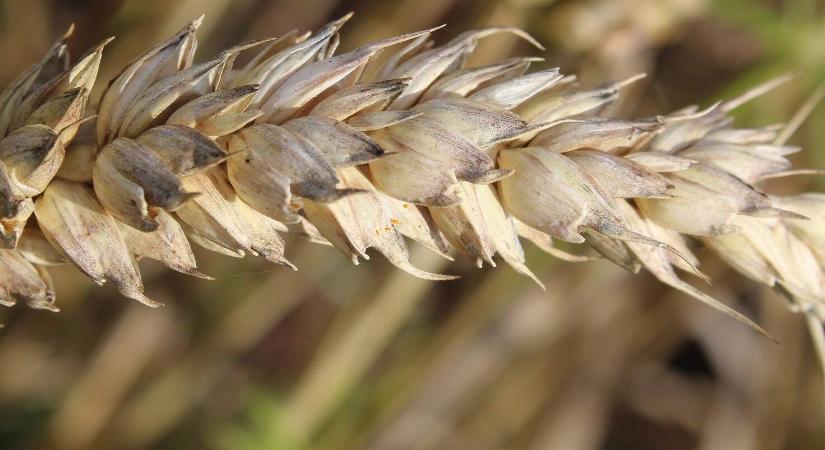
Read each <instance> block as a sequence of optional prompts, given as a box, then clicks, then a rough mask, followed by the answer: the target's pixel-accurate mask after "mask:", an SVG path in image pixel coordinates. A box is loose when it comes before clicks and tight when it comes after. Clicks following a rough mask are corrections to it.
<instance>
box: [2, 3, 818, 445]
mask: <svg viewBox="0 0 825 450" xmlns="http://www.w3.org/2000/svg"><path fill="white" fill-rule="evenodd" d="M348 11H355V12H356V15H355V17H354V18H353V19H352V20H351V21H350V23H349V24H347V25H346V27H345V28H344V32H343V33H342V40H343V41H342V42H343V44H342V47H343V48H345V49H347V48H352V47H353V46H355V45H357V44H361V43H364V42H366V41H368V40H372V39H377V38H381V37H386V36H389V35H393V34H399V33H403V32H409V31H413V30H418V29H422V28H426V27H430V26H433V25H438V24H442V23H446V24H448V26H447V27H446V28H445V29H444V30H442V31H439V32H438V33H437V34H436V37H437V39H439V40H440V41H441V42H443V41H446V40H448V39H449V38H450V37H452V36H454V35H456V34H458V33H460V32H461V31H465V30H467V29H470V28H473V27H479V26H486V25H516V26H520V27H523V28H525V29H527V30H528V31H529V32H530V33H532V34H533V35H534V36H536V37H537V38H538V39H539V40H540V41H541V42H543V43H545V44H546V46H547V48H548V50H547V52H546V54H540V55H536V56H543V57H545V58H546V60H547V61H546V62H545V63H544V64H545V65H547V66H560V67H561V68H562V70H563V71H564V72H567V73H576V74H578V75H579V76H580V80H581V82H582V84H583V85H584V86H592V85H596V84H600V83H602V82H605V81H609V80H616V79H620V78H623V77H626V76H628V75H631V74H634V73H638V72H647V73H648V74H649V75H650V76H649V77H648V78H647V79H646V80H645V81H644V82H643V83H640V84H639V85H638V87H636V88H634V89H633V90H632V91H628V95H626V96H625V98H624V99H623V101H622V102H621V104H620V105H619V106H618V107H617V108H616V109H615V110H614V111H613V113H614V114H617V115H620V116H629V115H634V116H643V115H648V114H656V113H663V112H668V111H671V110H675V109H678V108H681V107H684V106H686V105H689V104H691V103H698V104H701V105H708V104H710V103H712V102H713V101H714V100H715V99H718V98H720V97H724V96H732V95H735V94H736V93H740V92H742V91H744V90H745V89H746V88H747V87H749V86H753V85H755V84H756V83H758V82H760V81H764V80H766V79H768V78H770V77H772V76H774V75H777V74H780V73H783V72H786V71H788V70H792V69H801V70H802V75H801V76H800V77H799V78H797V79H796V80H795V81H794V82H793V83H791V84H789V85H787V86H783V87H781V88H780V89H777V90H776V91H775V92H773V93H771V94H769V95H767V96H765V97H763V98H760V99H758V100H756V101H754V102H752V103H751V104H749V105H747V106H746V107H744V108H742V109H741V110H739V111H737V121H738V122H737V124H738V125H739V126H756V125H767V124H773V123H777V122H782V121H784V120H787V119H788V118H789V117H790V116H791V115H792V114H793V112H794V111H795V109H796V108H798V107H799V106H800V105H801V104H802V103H803V102H804V101H805V100H806V99H807V98H808V97H809V96H810V95H811V93H812V92H813V91H814V90H815V88H816V86H817V84H818V83H820V82H821V81H822V80H823V79H825V2H823V1H821V0H784V1H781V0H718V1H712V0H557V1H553V0H484V1H481V0H394V1H379V0H357V1H356V0H175V1H170V0H26V1H22V0H3V1H0V61H2V62H3V64H2V65H0V84H2V85H3V86H5V85H6V84H7V83H8V82H9V81H10V80H11V79H12V78H14V77H15V76H16V75H17V74H18V73H19V72H20V71H22V70H23V69H24V68H25V67H27V66H28V65H30V64H32V63H34V62H35V61H36V60H37V59H38V58H39V57H40V55H41V54H42V53H43V52H44V51H45V50H46V49H47V48H48V47H49V45H50V44H51V43H52V42H53V41H54V40H55V39H56V38H57V37H58V36H59V35H61V34H62V33H63V32H64V31H65V29H66V28H67V27H68V26H69V24H70V23H75V24H76V26H77V30H76V33H75V35H74V37H73V38H72V40H71V42H70V48H71V50H72V53H73V54H74V55H79V54H81V53H83V51H85V50H86V49H87V48H88V47H90V46H91V45H93V44H94V43H96V42H98V41H100V40H102V39H103V38H105V37H107V36H110V35H116V36H117V39H116V41H115V42H114V43H112V44H111V45H110V46H109V47H107V49H106V51H105V53H104V62H103V66H102V75H101V78H102V79H103V80H108V79H110V78H111V77H112V76H114V75H115V74H116V73H117V71H118V70H119V69H121V68H122V67H123V65H124V64H126V63H128V62H129V61H130V60H132V59H133V58H135V57H136V56H137V55H138V54H139V53H140V52H142V51H143V50H145V49H147V48H148V47H149V46H151V45H153V44H154V43H156V42H158V41H160V40H162V39H164V38H166V37H167V36H169V35H171V34H172V33H173V32H174V31H176V30H177V29H178V28H180V27H181V26H182V25H183V24H184V23H186V22H187V21H189V20H191V19H193V18H195V17H197V16H198V15H200V14H201V13H206V20H205V22H204V26H203V27H202V28H201V32H200V33H199V36H200V40H201V46H200V49H199V52H198V55H199V58H198V59H201V60H202V59H205V58H207V57H209V56H211V55H213V54H215V53H216V52H218V51H220V49H222V48H224V47H226V46H228V45H231V44H233V43H237V42H240V41H243V40H247V39H250V38H257V37H266V36H272V35H280V34H282V33H284V32H286V31H288V30H291V29H299V30H313V29H316V28H317V27H318V26H320V25H322V24H323V23H324V22H326V21H327V20H329V19H330V18H334V17H337V16H341V15H343V14H345V13H346V12H348ZM514 53H521V54H525V53H526V54H534V55H535V54H536V51H535V50H532V49H529V48H526V47H523V46H521V45H520V44H518V43H517V42H515V41H514V40H512V39H493V40H486V41H483V42H482V43H481V45H480V48H479V52H478V57H477V58H476V59H477V61H475V60H474V62H477V63H482V62H485V61H489V60H492V59H495V58H500V57H503V56H507V55H511V54H514ZM100 84H101V85H102V84H103V83H100ZM98 94H99V93H98ZM823 124H825V107H819V108H818V109H817V110H815V111H814V113H813V114H812V116H811V118H810V119H809V120H808V122H807V124H806V125H805V126H803V128H802V129H801V130H800V131H799V132H798V133H797V134H796V136H794V138H793V140H792V143H794V144H798V145H801V146H803V147H804V148H805V149H806V150H805V151H804V152H802V153H801V154H799V155H797V162H798V163H799V164H800V165H805V166H808V167H814V168H820V169H823V168H825V151H823V150H824V149H823V145H825V144H823V143H825V126H823ZM823 188H825V184H823V180H821V179H819V180H818V179H816V178H814V177H794V178H786V179H783V180H782V183H781V184H777V183H774V184H772V185H769V186H767V189H768V191H769V192H771V193H783V192H795V191H799V190H803V189H808V190H820V191H821V190H823ZM525 246H526V248H525V250H526V252H527V261H528V264H529V265H530V266H531V267H532V268H533V270H534V272H536V273H537V274H538V275H539V277H540V278H541V279H542V280H543V281H544V283H545V284H546V285H547V291H542V290H540V289H539V288H538V287H537V286H536V285H535V284H533V283H532V282H531V281H530V280H529V279H526V278H524V277H521V276H519V275H517V274H516V273H515V272H513V271H512V270H510V269H509V268H507V267H506V266H505V265H500V267H499V268H498V269H494V270H490V269H484V270H478V269H475V268H474V267H473V266H472V265H471V264H470V263H468V262H462V261H459V262H455V263H449V265H445V263H444V262H441V261H437V260H435V259H432V258H431V257H430V256H429V255H428V254H426V253H425V252H414V259H415V261H416V263H417V264H418V265H419V266H420V267H425V268H429V269H430V270H443V271H446V272H448V273H455V274H460V275H462V276H463V279H462V280H460V281H457V282H449V283H433V282H428V281H422V280H418V279H415V278H412V277H410V276H408V275H406V274H404V273H402V272H400V271H398V270H395V269H393V268H392V266H390V265H389V264H387V263H385V262H384V261H382V260H380V258H373V260H372V261H369V262H368V263H366V264H362V265H361V266H360V267H354V266H352V265H350V263H349V262H348V261H347V260H346V259H345V258H343V257H341V256H340V255H339V254H337V253H336V252H335V250H333V249H331V248H329V247H321V246H314V245H311V244H307V243H304V242H301V241H298V240H291V241H289V242H288V246H287V257H288V258H290V260H291V261H293V262H294V263H295V264H296V265H297V266H298V267H299V269H300V271H299V272H292V271H289V270H288V269H285V268H282V267H280V266H278V267H275V266H271V265H267V264H266V263H265V262H264V261H262V260H255V259H247V260H234V259H230V258H226V257H220V256H214V255H211V254H207V253H206V252H199V254H198V256H199V262H200V265H201V268H202V270H203V271H204V272H206V273H208V274H211V275H215V276H216V278H217V281H213V282H206V281H202V280H197V279H189V278H186V277H184V276H182V275H179V274H176V273H174V272H170V271H168V270H164V269H161V268H160V266H158V265H155V264H153V263H151V262H146V263H142V264H141V265H142V270H143V273H144V278H145V284H146V286H147V292H148V294H149V295H150V296H151V297H152V298H154V299H157V300H160V301H163V302H165V303H166V307H165V308H163V309H160V310H150V309H148V308H146V307H143V306H141V305H139V304H137V303H134V302H129V301H126V300H124V299H123V298H121V297H120V296H118V295H117V293H116V292H115V291H114V290H113V289H112V288H111V287H107V288H103V289H101V288H97V287H95V286H93V284H92V283H91V282H90V281H88V280H87V279H85V278H83V277H82V276H81V275H80V274H79V272H78V271H76V270H75V269H74V268H71V267H66V268H58V269H57V270H54V271H53V276H54V278H55V283H56V290H57V292H58V305H59V306H60V308H61V309H62V312H60V313H58V314H52V313H48V312H42V311H32V310H28V309H26V308H24V307H15V308H3V309H0V323H3V324H5V326H4V328H2V329H0V449H15V450H17V449H24V450H25V449H38V450H40V449H65V450H77V449H107V450H109V449H178V450H189V449H210V450H211V449H214V450H255V449H268V450H300V449H320V450H338V449H341V450H346V449H375V450H384V449H393V450H394V449H399V450H400V449H428V450H452V449H456V450H458V449H475V450H483V449H490V450H494V449H513V450H521V449H526V450H539V449H542V450H543V449H552V450H555V449H559V450H596V449H605V450H607V449H611V450H620V449H621V450H625V449H626V450H630V449H638V450H647V449H651V450H652V449H675V450H679V449H706V450H711V449H714V450H715V449H720V450H722V449H724V450H735V449H803V450H804V449H814V448H817V449H821V448H822V446H823V442H825V433H823V423H825V420H824V419H823V398H825V395H823V392H822V388H821V384H820V378H821V377H820V373H819V370H818V366H817V363H816V359H815V357H814V353H813V350H812V347H811V345H810V343H809V340H808V338H807V335H806V332H805V326H804V323H803V320H802V318H801V317H800V316H796V315H793V314H791V313H790V312H788V311H787V309H786V307H785V306H786V305H785V304H784V302H783V301H782V300H781V299H780V298H778V297H777V296H776V295H775V294H773V293H772V292H770V291H769V290H768V289H766V288H763V287H760V286H757V285H755V284H753V283H751V282H749V281H746V280H745V279H743V278H742V277H740V276H738V275H736V274H734V273H733V272H732V271H731V270H729V269H727V268H725V267H724V266H723V265H722V264H721V263H720V262H719V260H718V259H716V258H715V257H714V256H713V255H711V254H710V253H709V252H707V251H704V250H700V251H699V254H700V255H701V257H702V262H703V266H702V267H703V270H704V272H705V273H707V274H708V275H709V276H710V277H711V278H712V279H713V280H714V284H713V286H711V287H709V288H707V289H709V292H711V293H712V294H713V295H714V296H716V297H717V298H719V299H722V300H723V301H725V302H726V303H728V304H730V305H733V306H735V307H736V308H738V309H739V310H742V311H745V312H747V313H748V314H749V315H751V316H752V317H754V318H755V319H756V320H757V321H758V322H759V323H761V324H762V325H763V326H764V327H765V328H766V329H767V330H768V331H769V332H770V333H771V334H773V335H774V336H776V337H778V338H779V339H780V340H781V341H782V342H783V346H782V347H777V346H775V345H773V344H772V343H771V342H769V341H768V340H766V339H764V338H762V337H760V336H758V335H756V334H754V333H752V332H750V331H749V330H748V329H747V328H746V327H744V326H742V325H740V324H738V323H735V322H733V321H731V320H730V319H728V318H726V317H725V316H723V315H721V314H719V313H716V312H715V311H713V310H711V309H709V308H707V307H703V306H701V305H698V304H696V303H695V302H694V301H692V300H690V299H688V298H686V297H685V296H683V295H681V294H678V293H676V292H673V291H672V290H671V289H669V288H667V287H665V286H663V285H660V284H659V283H657V282H656V281H655V280H654V279H653V277H651V276H649V275H647V274H641V275H638V276H631V275H629V274H627V273H625V272H623V271H622V270H621V269H619V268H618V267H615V266H613V265H611V264H610V263H607V262H604V261H593V262H586V263H581V264H572V263H568V262H561V261H558V260H555V259H553V258H552V257H550V256H548V255H545V254H543V253H541V251H539V250H538V249H537V248H534V247H533V246H531V245H530V244H525ZM572 250H573V251H577V249H572ZM196 251H197V249H196Z"/></svg>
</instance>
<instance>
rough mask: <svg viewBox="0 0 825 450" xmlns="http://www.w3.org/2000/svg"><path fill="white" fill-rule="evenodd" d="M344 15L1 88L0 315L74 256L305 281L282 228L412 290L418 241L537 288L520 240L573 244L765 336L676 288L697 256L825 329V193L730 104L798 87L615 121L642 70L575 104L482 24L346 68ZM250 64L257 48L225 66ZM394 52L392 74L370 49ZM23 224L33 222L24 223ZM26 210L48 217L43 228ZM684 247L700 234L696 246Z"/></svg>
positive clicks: (782, 134) (118, 281) (67, 69)
mask: <svg viewBox="0 0 825 450" xmlns="http://www.w3.org/2000/svg"><path fill="white" fill-rule="evenodd" d="M349 17H350V16H349V15H347V16H345V17H343V18H341V19H339V20H336V21H333V22H330V23H329V24H327V25H325V26H323V27H322V28H321V29H320V30H319V31H318V32H317V33H316V34H303V35H302V34H298V33H297V32H289V33H287V34H285V35H283V36H281V37H279V38H277V39H264V40H258V41H252V42H248V43H244V44H241V45H238V46H236V47H233V48H230V49H228V50H226V51H224V52H222V53H221V54H220V55H218V56H217V57H215V58H213V59H209V60H207V61H206V62H203V63H200V64H197V65H193V60H194V58H195V54H196V51H197V37H196V32H197V29H198V27H199V24H200V21H201V19H198V20H195V21H193V22H192V23H190V24H188V25H187V26H186V27H184V28H183V29H182V30H181V31H180V32H178V33H177V34H175V35H174V36H173V37H171V38H170V39H169V40H167V41H165V42H162V43H160V44H158V45H157V46H156V47H154V48H152V49H150V50H148V51H147V52H145V53H143V54H142V55H139V56H138V57H137V58H136V59H135V60H134V61H133V62H132V63H130V64H129V65H128V66H127V67H125V68H124V69H123V71H122V72H121V73H120V74H119V75H117V76H116V77H115V79H114V80H112V82H111V83H110V84H109V86H108V88H107V89H106V90H105V92H104V94H103V96H102V98H101V100H100V103H99V104H98V105H96V106H90V105H88V97H89V92H90V90H91V89H92V87H93V86H94V83H95V78H96V73H97V68H98V66H99V64H100V60H101V57H102V51H103V49H104V47H105V44H106V43H107V42H108V41H104V42H103V43H101V44H100V45H98V46H97V47H95V48H94V49H93V50H92V51H90V52H89V53H88V54H87V55H85V56H84V57H82V58H81V59H80V60H79V62H78V63H76V64H75V65H74V66H70V65H69V58H68V54H67V52H66V46H65V39H66V38H68V35H69V34H70V33H67V36H65V37H64V38H63V39H61V40H60V41H58V43H57V44H55V46H53V47H52V48H51V49H50V50H49V52H48V53H47V54H46V56H45V57H44V58H43V59H42V60H41V61H40V62H39V63H37V64H35V65H34V66H33V67H32V68H30V69H28V70H27V71H26V72H25V73H24V74H23V75H21V76H20V77H19V78H18V79H17V80H15V81H14V82H13V83H12V84H11V85H10V87H9V88H8V89H7V90H6V91H5V92H4V93H3V94H2V96H0V136H2V137H3V138H2V140H0V213H2V214H0V221H2V227H1V228H0V231H2V246H3V248H4V250H2V253H0V265H2V267H3V272H2V275H0V301H2V302H3V303H4V304H12V303H14V301H15V299H17V298H19V299H23V300H25V301H26V302H28V303H29V304H30V305H31V306H33V307H38V308H45V309H55V307H54V305H53V300H54V294H53V293H52V291H51V288H50V287H49V283H48V276H47V274H46V273H45V269H43V268H44V267H46V266H49V265H54V264H65V263H70V264H73V265H75V266H77V267H78V268H79V269H80V270H82V271H83V272H84V273H86V274H87V275H88V276H89V277H91V278H92V279H93V280H94V281H95V282H97V283H103V282H105V281H111V282H112V283H113V284H115V285H116V286H117V287H118V289H119V290H120V291H121V292H122V293H123V294H124V295H125V296H127V297H130V298H134V299H136V300H139V301H142V302H144V303H146V304H149V305H153V306H154V305H156V303H155V302H153V301H152V300H149V299H148V298H146V297H145V296H144V295H143V294H142V292H143V286H142V284H141V280H140V274H139V272H138V269H137V266H136V260H137V259H140V258H149V259H154V260H157V261H160V262H161V263H163V264H165V265H166V266H168V267H169V268H171V269H173V270H176V271H179V272H182V273H186V274H190V275H193V276H198V277H203V278H208V277H207V276H206V275H204V274H202V273H200V272H199V271H198V269H197V263H196V261H195V258H194V256H193V252H192V249H191V247H190V244H189V242H190V240H191V242H194V243H196V244H197V245H200V246H202V247H204V248H206V249H208V250H210V251H214V252H217V253H221V254H225V255H229V256H234V257H243V256H245V255H257V256H261V257H263V258H265V259H267V260H269V261H271V262H274V263H276V264H281V265H285V266H288V267H292V268H294V267H293V266H292V264H291V263H290V262H289V261H288V260H287V258H286V256H285V253H284V252H285V244H284V240H283V238H282V236H281V234H283V233H291V234H296V235H299V236H303V237H305V238H307V239H309V240H310V241H313V242H317V243H323V244H327V245H332V246H333V247H335V248H336V249H337V250H338V251H340V252H342V253H343V254H344V255H345V256H346V257H347V258H349V259H351V260H352V261H353V262H354V263H356V264H357V263H359V261H360V260H361V259H369V254H368V251H369V249H370V248H372V249H374V250H375V251H376V252H378V253H380V254H382V255H383V256H384V257H386V259H387V260H388V261H389V262H390V263H392V264H393V265H395V266H397V267H398V268H400V269H401V270H404V271H406V272H408V273H410V274H411V275H413V276H417V277H421V278H426V279H432V280H447V279H451V278H455V277H453V276H451V275H445V274H434V273H428V272H425V271H423V270H421V269H418V268H416V267H415V266H413V265H412V263H411V262H410V261H409V250H408V246H407V245H408V242H407V240H408V239H409V240H413V241H416V242H418V243H420V244H422V245H424V246H425V247H427V248H429V249H430V250H432V251H434V252H435V253H437V254H439V255H441V256H443V257H445V258H448V259H452V257H451V253H452V251H453V250H454V251H455V252H456V253H460V254H461V255H463V256H465V257H467V258H469V259H470V260H471V261H473V262H475V263H476V264H477V265H478V266H482V265H483V264H484V263H487V264H489V265H492V266H495V265H496V261H497V260H499V259H500V260H503V261H504V262H506V263H507V264H508V265H510V266H511V267H512V268H513V269H514V270H516V271H517V272H519V273H521V274H524V275H526V276H528V277H530V278H532V279H533V280H534V281H535V282H537V283H538V284H539V285H541V282H540V280H539V278H538V277H536V276H535V275H534V274H533V273H532V272H531V271H530V269H529V268H528V266H527V264H526V262H525V259H524V251H523V249H522V247H521V239H522V238H523V239H527V240H529V241H531V242H534V243H535V244H537V245H538V246H539V248H541V249H544V250H545V251H547V252H548V253H550V254H551V255H554V256H556V257H559V258H562V259H564V260H567V261H585V260H588V259H592V258H591V257H588V256H580V255H572V254H569V253H566V252H564V251H561V250H560V249H557V248H555V246H554V240H562V241H567V242H570V243H575V244H582V245H585V246H587V247H590V248H592V249H593V250H595V252H596V253H597V254H599V255H601V256H603V257H604V258H606V259H608V260H610V261H612V262H614V263H616V264H617V265H619V266H621V267H623V268H625V269H627V270H629V271H631V272H638V271H640V270H641V269H646V270H648V271H650V272H651V273H652V274H653V275H654V276H655V277H657V278H658V279H659V280H661V281H662V282H664V283H666V284H668V285H670V286H673V287H674V288H676V289H679V290H681V291H683V292H685V293H687V294H689V295H691V296H693V297H694V298H696V299H697V300H699V301H702V302H704V303H706V304H709V305H711V306H713V307H714V308H717V309H719V310H720V311H722V312H724V313H726V314H728V315H730V316H733V317H735V318H736V319H737V320H740V321H742V322H745V323H746V324H748V325H749V326H751V327H753V328H754V329H756V330H758V331H760V332H763V333H764V331H762V330H761V328H759V327H758V326H757V325H756V324H754V323H753V322H752V321H750V320H749V319H748V318H746V317H744V316H742V315H741V314H739V313H737V312H736V311H734V310H733V309H731V308H729V307H727V306H725V305H724V304H722V303H720V302H718V301H717V300H715V299H713V298H712V297H710V296H709V295H707V294H705V293H704V292H702V291H701V290H699V289H697V288H695V287H693V286H692V285H691V284H688V283H686V282H684V281H682V280H681V279H680V278H679V275H678V272H677V269H678V270H681V271H685V272H688V273H691V274H693V275H696V276H698V277H699V278H702V279H706V277H705V276H704V275H703V274H702V273H701V272H700V271H699V270H698V268H697V266H698V264H699V262H698V259H697V258H696V257H695V256H694V254H693V253H692V251H691V249H692V245H689V244H690V243H692V242H698V241H700V242H702V243H704V244H705V245H707V246H708V247H710V248H711V249H713V250H715V251H716V252H717V253H719V254H720V256H721V257H722V259H724V260H725V261H727V262H728V263H729V264H730V265H731V266H732V267H733V268H734V269H736V270H738V271H740V272H742V273H743V274H744V275H746V276H748V277H750V278H752V279H754V280H757V281H759V282H762V283H765V284H768V285H771V286H775V287H776V288H777V289H779V290H780V291H781V292H783V293H784V294H786V295H787V296H788V297H789V299H790V300H791V303H792V304H793V306H794V308H796V309H798V310H800V311H805V312H807V313H809V314H811V315H813V316H814V317H816V318H818V319H819V320H825V292H824V291H825V288H824V287H823V286H825V283H824V282H823V275H822V267H824V266H823V264H825V234H823V231H822V230H823V229H825V227H823V224H822V223H821V222H822V221H823V220H825V200H823V198H822V196H820V195H818V194H802V195H800V196H795V197H784V198H777V197H771V196H769V195H767V194H766V193H764V192H762V191H761V190H760V189H759V188H758V187H757V186H756V184H757V183H758V182H760V181H761V180H764V179H766V178H771V177H779V176H785V175H788V174H794V173H797V172H794V171H793V170H792V169H791V165H790V162H789V161H788V160H787V159H786V157H787V156H788V155H790V154H792V153H794V152H796V151H798V150H799V149H798V148H795V147H792V146H788V145H786V144H785V142H784V140H785V139H786V138H787V136H788V135H789V132H792V130H788V129H782V128H781V127H775V126H774V127H766V128H760V129H735V128H733V127H732V120H731V119H730V117H729V115H728V113H729V112H730V111H731V110H732V109H734V108H736V107H737V106H739V105H741V104H742V103H744V102H745V101H747V100H749V99H751V98H753V97H755V96H757V95H759V94H761V93H763V92H765V91H767V90H768V89H770V88H772V87H774V86H775V85H777V84H779V83H780V82H783V81H785V79H779V80H774V81H771V82H769V83H766V84H765V85H763V86H760V87H757V88H756V89H754V90H752V91H750V92H748V93H745V94H744V95H742V96H741V97H739V98H736V99H733V100H729V101H727V102H720V103H718V104H716V105H713V106H711V107H710V108H708V109H706V110H702V111H700V110H699V109H698V108H695V107H694V108H688V109H685V110H682V111H678V112H676V113H673V114H671V115H665V116H659V117H652V118H643V119H637V120H626V119H616V118H611V117H603V116H602V115H601V113H602V112H603V111H605V110H606V109H607V108H608V107H609V106H610V105H612V104H613V103H615V102H616V100H617V99H618V98H619V96H620V95H621V91H622V90H623V89H624V88H625V87H626V86H628V85H629V84H631V83H634V82H636V81H637V80H640V79H641V78H643V75H640V76H635V77H631V78H629V79H627V80H622V81H618V82H615V83H610V84H606V85H604V86H601V87H597V88H594V89H579V88H578V87H577V86H576V85H575V83H574V81H575V77H572V76H565V75H563V74H561V73H560V72H559V70H558V69H547V70H541V71H535V72H528V69H529V67H530V65H531V64H532V63H533V62H536V61H541V59H540V58H535V57H521V58H510V59H505V60H503V61H498V62H493V63H491V64H488V65H483V66H478V67H468V66H467V65H466V62H467V60H468V58H469V56H470V55H471V54H472V52H473V51H474V49H475V47H476V46H477V45H479V42H480V40H481V39H483V38H485V37H488V36H491V35H500V36H499V37H500V38H504V37H502V36H501V35H507V34H510V35H514V36H515V37H517V38H520V39H524V40H526V41H528V42H530V43H532V44H533V45H535V46H536V47H538V48H541V46H540V45H539V44H538V43H537V42H535V40H533V38H531V37H530V36H529V35H527V34H526V33H524V32H523V31H521V30H518V29H513V28H506V27H493V28H487V29H482V30H477V31H471V32H467V33H463V34H461V35H458V36H457V37H455V38H454V39H452V40H451V41H449V42H447V43H446V44H444V45H442V46H436V45H435V44H434V42H433V40H432V35H433V33H434V32H435V31H436V30H437V29H428V30H422V31H417V32H411V33H409V34H404V35H401V36H397V37H391V38H387V39H383V40H379V41H377V42H374V43H371V44H367V45H364V46H362V47H359V48H357V49H355V50H353V51H350V52H348V53H343V54H339V55H336V54H335V50H336V48H337V44H338V32H339V31H340V30H341V28H342V27H343V25H344V24H345V22H346V21H347V20H348V19H349ZM242 51H250V52H256V54H255V55H254V56H253V57H252V59H251V61H250V62H249V63H248V64H247V65H246V66H244V67H242V68H233V63H234V60H235V57H236V56H237V55H238V53H240V52H242ZM381 52H391V54H390V55H389V56H388V57H386V58H383V59H378V58H376V56H377V55H378V54H379V53H381ZM33 218H34V219H33ZM35 219H36V220H35ZM686 237H691V238H695V240H693V241H690V242H689V241H688V240H686Z"/></svg>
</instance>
